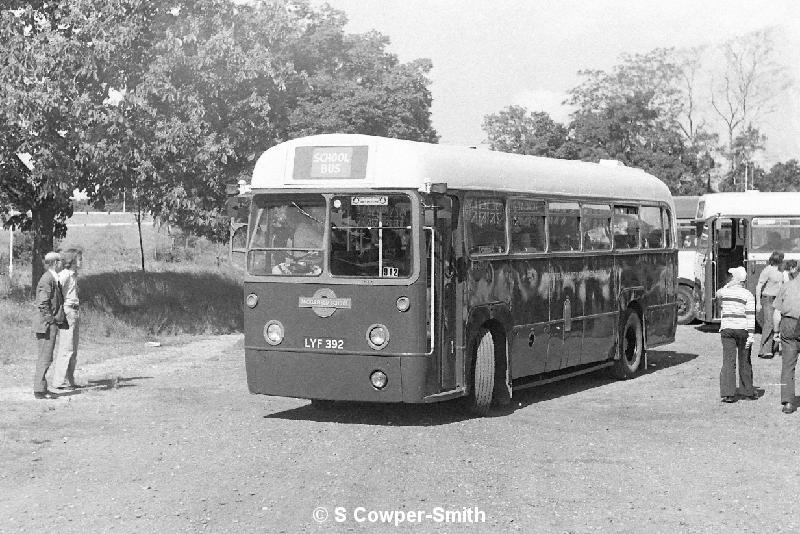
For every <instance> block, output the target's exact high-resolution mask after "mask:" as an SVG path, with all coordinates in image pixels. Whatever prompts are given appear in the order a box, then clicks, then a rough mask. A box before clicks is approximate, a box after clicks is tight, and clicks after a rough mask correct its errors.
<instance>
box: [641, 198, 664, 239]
mask: <svg viewBox="0 0 800 534" xmlns="http://www.w3.org/2000/svg"><path fill="white" fill-rule="evenodd" d="M639 218H640V223H641V226H640V232H641V243H642V248H661V247H663V246H664V230H663V228H661V208H659V207H658V206H642V209H641V210H640V211H639Z"/></svg>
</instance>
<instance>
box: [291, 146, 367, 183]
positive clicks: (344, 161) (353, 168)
mask: <svg viewBox="0 0 800 534" xmlns="http://www.w3.org/2000/svg"><path fill="white" fill-rule="evenodd" d="M366 176H367V147H366V146H301V147H297V148H295V152H294V173H293V176H292V178H293V179H295V180H309V179H314V180H318V179H326V178H329V179H340V180H342V179H350V180H363V179H364V178H366Z"/></svg>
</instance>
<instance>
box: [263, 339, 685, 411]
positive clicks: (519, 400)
mask: <svg viewBox="0 0 800 534" xmlns="http://www.w3.org/2000/svg"><path fill="white" fill-rule="evenodd" d="M697 357H698V355H697V354H690V353H683V352H675V351H671V350H651V351H648V356H647V369H646V370H645V371H644V372H643V373H642V375H649V374H652V373H657V372H659V371H663V370H665V369H669V368H671V367H675V366H677V365H682V364H684V363H687V362H690V361H692V360H694V359H695V358H697ZM634 380H635V378H634ZM612 382H617V380H616V379H615V378H612V377H611V375H610V373H609V372H608V369H603V370H600V371H595V372H592V373H588V374H585V375H581V376H577V377H574V378H568V379H565V380H562V381H560V382H553V383H550V384H545V385H542V386H535V387H532V388H530V389H525V390H521V391H515V392H514V399H513V401H512V402H511V404H510V405H509V406H507V407H502V406H501V407H496V408H493V409H492V411H491V412H490V413H489V417H502V416H506V415H510V414H512V413H514V411H516V410H518V409H521V408H525V407H527V406H530V405H531V404H537V403H540V402H547V401H549V400H553V399H557V398H560V397H564V396H569V395H574V394H576V393H580V392H582V391H587V390H590V389H594V388H598V387H602V386H605V385H607V384H609V383H612ZM464 401H465V399H456V400H453V401H448V402H442V403H437V404H377V403H367V402H359V403H356V402H333V403H324V404H323V403H320V405H319V406H318V405H317V404H316V403H315V404H306V405H305V406H301V407H299V408H293V409H291V410H285V411H282V412H276V413H272V414H269V415H265V416H264V418H265V419H288V420H305V421H317V422H333V423H342V424H358V425H376V426H436V425H446V424H451V423H456V422H459V421H464V420H467V419H473V418H475V417H476V416H474V415H472V414H471V413H470V412H469V411H468V410H467V407H466V403H465V402H464Z"/></svg>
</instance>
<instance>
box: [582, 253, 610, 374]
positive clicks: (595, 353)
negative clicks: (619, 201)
mask: <svg viewBox="0 0 800 534" xmlns="http://www.w3.org/2000/svg"><path fill="white" fill-rule="evenodd" d="M586 268H587V270H586V273H585V275H584V276H583V280H582V286H581V287H582V288H581V292H583V293H584V294H585V297H584V310H585V313H586V320H585V322H584V329H583V349H582V352H581V363H582V364H585V363H592V362H598V361H603V360H608V359H610V358H612V357H613V355H614V334H615V331H616V328H617V322H618V319H617V305H616V297H615V295H616V291H615V287H614V283H615V280H616V277H615V276H613V269H614V257H613V256H612V255H611V254H610V253H606V254H602V253H601V254H598V255H596V256H590V257H588V258H587V263H586Z"/></svg>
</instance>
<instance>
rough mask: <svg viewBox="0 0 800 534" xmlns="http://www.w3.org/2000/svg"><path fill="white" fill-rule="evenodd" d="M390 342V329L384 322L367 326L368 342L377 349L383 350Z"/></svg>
mask: <svg viewBox="0 0 800 534" xmlns="http://www.w3.org/2000/svg"><path fill="white" fill-rule="evenodd" d="M388 342H389V329H388V328H386V327H385V326H384V325H382V324H374V325H372V326H370V327H369V328H367V343H369V346H370V347H372V348H373V349H375V350H381V349H382V348H383V347H385V346H386V344H387V343H388Z"/></svg>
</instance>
